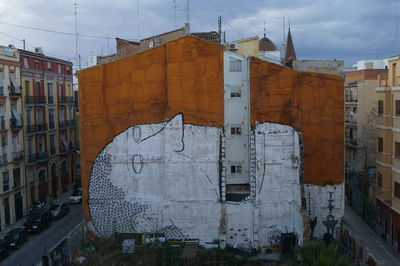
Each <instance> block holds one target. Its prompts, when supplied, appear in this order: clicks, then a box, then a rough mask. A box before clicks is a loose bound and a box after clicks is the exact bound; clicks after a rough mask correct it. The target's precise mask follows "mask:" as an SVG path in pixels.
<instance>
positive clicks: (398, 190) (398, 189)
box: [394, 182, 400, 199]
mask: <svg viewBox="0 0 400 266" xmlns="http://www.w3.org/2000/svg"><path fill="white" fill-rule="evenodd" d="M394 196H395V197H396V198H399V199H400V184H399V183H397V182H394Z"/></svg>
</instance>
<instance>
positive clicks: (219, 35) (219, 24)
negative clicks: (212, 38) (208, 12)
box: [218, 16, 222, 44]
mask: <svg viewBox="0 0 400 266" xmlns="http://www.w3.org/2000/svg"><path fill="white" fill-rule="evenodd" d="M221 23H222V17H221V16H219V17H218V37H219V44H221V41H222V36H221V35H222V31H221Z"/></svg>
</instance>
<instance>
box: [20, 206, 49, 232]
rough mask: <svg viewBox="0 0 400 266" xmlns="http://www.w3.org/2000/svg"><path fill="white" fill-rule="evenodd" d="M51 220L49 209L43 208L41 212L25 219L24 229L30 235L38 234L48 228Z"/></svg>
mask: <svg viewBox="0 0 400 266" xmlns="http://www.w3.org/2000/svg"><path fill="white" fill-rule="evenodd" d="M52 220H53V217H52V215H51V211H50V208H43V209H42V210H41V211H38V212H35V213H34V214H32V215H30V216H29V217H28V218H27V219H26V222H25V223H24V227H25V228H26V230H27V231H28V232H30V233H39V232H40V231H42V230H43V229H45V228H46V227H48V226H50V224H51V221H52Z"/></svg>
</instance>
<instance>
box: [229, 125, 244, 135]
mask: <svg viewBox="0 0 400 266" xmlns="http://www.w3.org/2000/svg"><path fill="white" fill-rule="evenodd" d="M241 134H242V128H241V127H231V135H241Z"/></svg>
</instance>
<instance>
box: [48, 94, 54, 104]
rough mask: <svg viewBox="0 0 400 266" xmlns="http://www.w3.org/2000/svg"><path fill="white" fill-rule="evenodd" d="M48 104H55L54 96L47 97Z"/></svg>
mask: <svg viewBox="0 0 400 266" xmlns="http://www.w3.org/2000/svg"><path fill="white" fill-rule="evenodd" d="M47 102H48V103H49V104H54V96H48V97H47Z"/></svg>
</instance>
